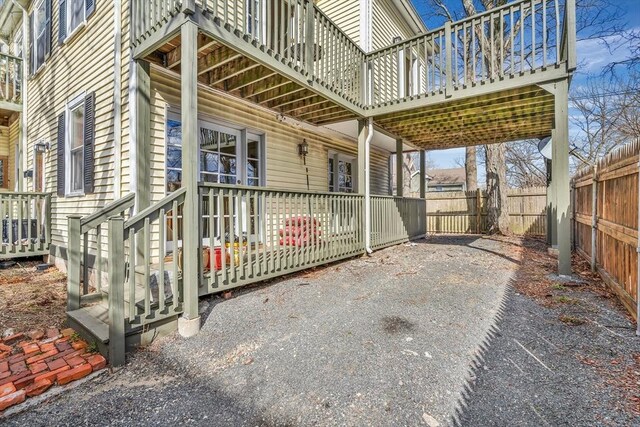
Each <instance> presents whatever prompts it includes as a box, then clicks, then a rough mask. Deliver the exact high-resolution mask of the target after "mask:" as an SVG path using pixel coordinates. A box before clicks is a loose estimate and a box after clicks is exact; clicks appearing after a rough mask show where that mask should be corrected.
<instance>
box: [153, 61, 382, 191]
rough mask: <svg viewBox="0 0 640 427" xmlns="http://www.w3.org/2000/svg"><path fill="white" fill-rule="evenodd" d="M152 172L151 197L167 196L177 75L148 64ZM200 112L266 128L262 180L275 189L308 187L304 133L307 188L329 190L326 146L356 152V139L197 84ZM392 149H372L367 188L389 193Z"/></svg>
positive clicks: (243, 124)
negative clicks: (284, 118) (304, 147)
mask: <svg viewBox="0 0 640 427" xmlns="http://www.w3.org/2000/svg"><path fill="white" fill-rule="evenodd" d="M151 95H152V108H151V123H152V126H151V136H152V150H151V165H150V167H151V176H152V193H153V196H152V200H160V199H161V198H162V197H164V196H165V188H164V176H165V163H164V157H165V120H166V118H165V115H166V111H167V108H168V107H171V108H175V107H179V105H180V80H179V77H178V76H177V75H172V74H169V73H165V72H164V71H162V70H161V69H158V68H156V67H152V73H151ZM198 95H199V98H198V108H199V114H200V115H201V116H203V117H206V118H209V119H212V120H214V121H216V120H218V121H221V122H223V123H224V122H226V123H229V124H233V125H237V126H241V127H246V128H248V129H251V130H254V131H259V132H261V133H264V135H265V140H266V185H267V186H268V187H274V188H279V189H289V190H306V189H307V181H306V173H305V167H304V164H303V161H302V158H300V157H299V156H298V155H297V151H298V144H300V143H301V142H302V140H303V139H306V140H307V143H308V144H309V155H308V156H307V166H308V167H309V184H310V190H311V191H328V179H327V171H328V159H329V151H339V152H341V153H345V154H348V155H353V156H355V155H356V154H357V143H356V141H354V140H352V139H348V138H346V137H345V138H340V137H337V136H332V135H325V134H323V133H321V132H313V131H312V130H307V129H306V128H303V127H298V126H295V125H290V124H285V123H282V122H280V121H279V120H278V119H277V114H276V113H274V112H269V111H265V110H262V109H258V108H256V107H255V105H252V104H248V103H246V102H244V101H241V100H238V99H234V98H231V97H229V96H225V95H223V94H221V93H219V92H216V91H214V90H212V89H209V88H207V87H206V86H200V87H199V90H198ZM389 155H390V153H389V152H386V151H383V150H379V149H373V150H372V151H371V191H372V193H373V194H388V158H389Z"/></svg>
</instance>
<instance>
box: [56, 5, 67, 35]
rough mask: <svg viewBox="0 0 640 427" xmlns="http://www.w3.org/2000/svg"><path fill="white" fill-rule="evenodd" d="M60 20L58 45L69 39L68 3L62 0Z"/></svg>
mask: <svg viewBox="0 0 640 427" xmlns="http://www.w3.org/2000/svg"><path fill="white" fill-rule="evenodd" d="M59 10H60V15H59V16H60V19H59V22H58V44H62V43H64V39H66V38H67V1H66V0H60V8H59Z"/></svg>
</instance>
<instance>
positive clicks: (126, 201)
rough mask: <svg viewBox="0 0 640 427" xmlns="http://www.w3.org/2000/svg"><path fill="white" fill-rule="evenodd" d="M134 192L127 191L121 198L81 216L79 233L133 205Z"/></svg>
mask: <svg viewBox="0 0 640 427" xmlns="http://www.w3.org/2000/svg"><path fill="white" fill-rule="evenodd" d="M134 201H135V194H133V193H129V194H127V195H126V196H124V197H123V198H121V199H118V200H116V201H114V202H111V203H109V204H107V205H105V206H104V207H103V208H102V209H99V210H97V211H96V212H94V213H93V214H91V215H89V216H86V217H83V218H82V221H81V229H80V231H81V233H83V234H84V233H86V232H88V231H90V230H93V229H95V228H96V227H97V226H98V225H100V224H104V223H106V222H107V221H108V220H109V218H111V217H112V216H115V215H120V214H121V213H123V212H124V211H126V210H128V209H131V208H132V207H133V205H134Z"/></svg>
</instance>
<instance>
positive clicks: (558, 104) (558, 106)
mask: <svg viewBox="0 0 640 427" xmlns="http://www.w3.org/2000/svg"><path fill="white" fill-rule="evenodd" d="M554 95H555V126H554V132H553V155H552V157H553V162H552V166H551V174H552V189H553V192H554V193H555V200H554V208H555V212H556V217H555V223H556V227H557V231H556V236H557V244H558V274H561V275H570V274H571V220H570V217H569V215H570V212H569V209H570V203H571V201H570V199H571V197H570V184H569V111H568V110H569V80H567V79H564V80H561V81H558V82H556V83H554Z"/></svg>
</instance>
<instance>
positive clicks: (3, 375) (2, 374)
mask: <svg viewBox="0 0 640 427" xmlns="http://www.w3.org/2000/svg"><path fill="white" fill-rule="evenodd" d="M9 376H11V371H6V372H0V380H3V379H5V378H7V377H9Z"/></svg>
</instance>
